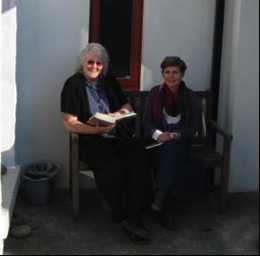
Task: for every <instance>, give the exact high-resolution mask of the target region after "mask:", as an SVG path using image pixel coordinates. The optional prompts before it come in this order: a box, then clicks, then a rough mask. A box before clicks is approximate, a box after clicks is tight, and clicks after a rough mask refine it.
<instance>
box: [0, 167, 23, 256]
mask: <svg viewBox="0 0 260 256" xmlns="http://www.w3.org/2000/svg"><path fill="white" fill-rule="evenodd" d="M20 170H21V169H20V166H15V167H10V168H8V171H7V173H6V174H5V175H3V176H1V179H2V204H1V211H0V225H1V229H0V255H2V254H3V246H4V240H5V239H6V238H7V236H8V232H9V228H10V223H11V219H12V214H13V210H14V205H15V200H16V196H17V192H18V189H19V185H20V177H21V171H20Z"/></svg>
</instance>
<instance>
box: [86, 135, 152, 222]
mask: <svg viewBox="0 0 260 256" xmlns="http://www.w3.org/2000/svg"><path fill="white" fill-rule="evenodd" d="M81 150H82V152H83V155H82V156H81V157H82V158H83V160H85V161H87V162H88V163H89V165H90V167H91V168H92V169H93V172H94V176H95V180H96V184H97V187H98V188H99V190H100V192H101V193H102V194H103V195H104V197H105V199H106V200H107V202H108V203H109V205H110V206H111V208H112V211H113V214H114V215H116V216H117V217H118V218H120V217H122V218H124V217H129V218H135V217H140V215H141V212H142V210H143V209H145V208H147V207H148V205H149V204H150V200H151V195H152V178H151V172H150V168H149V162H148V157H147V152H146V151H145V149H144V148H143V147H142V145H141V143H139V142H138V141H136V140H127V141H125V140H123V139H120V138H115V139H103V138H98V139H97V138H96V139H95V140H93V141H91V140H90V141H89V140H85V141H83V142H81Z"/></svg>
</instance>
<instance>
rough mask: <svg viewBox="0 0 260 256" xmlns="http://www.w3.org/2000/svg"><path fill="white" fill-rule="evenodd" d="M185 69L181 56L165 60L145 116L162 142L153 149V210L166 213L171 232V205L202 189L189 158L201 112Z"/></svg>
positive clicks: (153, 135) (151, 136) (149, 128)
mask: <svg viewBox="0 0 260 256" xmlns="http://www.w3.org/2000/svg"><path fill="white" fill-rule="evenodd" d="M186 69H187V66H186V64H185V62H184V61H183V60H181V59H180V58H179V57H176V56H168V57H166V58H165V59H164V60H163V61H162V63H161V72H162V77H163V80H164V82H163V83H162V84H161V85H158V86H155V87H154V88H152V89H151V91H150V93H149V96H148V100H147V105H146V109H145V113H144V117H143V125H144V127H145V130H146V134H147V137H148V139H152V140H154V141H157V142H159V143H162V145H161V146H160V147H156V148H153V149H151V150H150V151H151V155H152V159H153V162H154V165H153V168H154V170H155V197H154V201H153V203H152V205H151V208H152V209H153V210H154V211H157V212H162V213H164V214H163V216H164V218H163V224H164V226H165V227H166V228H168V229H175V228H176V225H175V223H174V221H173V211H172V208H171V207H169V206H172V205H173V203H174V200H176V199H177V200H185V199H188V198H191V197H192V196H194V195H196V194H198V193H199V192H200V191H199V190H200V187H201V186H197V185H198V184H197V182H196V180H197V179H196V178H194V175H193V174H194V173H195V172H196V170H194V164H193V163H192V161H191V158H190V140H191V139H192V138H193V137H194V136H195V134H196V132H197V131H198V128H199V110H198V104H197V97H196V94H195V92H194V91H192V90H191V89H189V88H188V87H187V86H186V84H185V82H184V81H183V77H184V75H185V72H186ZM195 169H196V168H195ZM199 179H200V178H199ZM200 180H202V179H200ZM194 186H195V187H196V188H195V187H194ZM197 188H198V189H197ZM169 202H171V203H169ZM166 203H167V205H168V206H167V205H166ZM170 210H171V211H170Z"/></svg>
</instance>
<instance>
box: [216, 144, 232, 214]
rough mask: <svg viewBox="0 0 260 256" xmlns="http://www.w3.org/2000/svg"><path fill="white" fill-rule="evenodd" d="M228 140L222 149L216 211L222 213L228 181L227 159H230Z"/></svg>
mask: <svg viewBox="0 0 260 256" xmlns="http://www.w3.org/2000/svg"><path fill="white" fill-rule="evenodd" d="M230 147H231V144H230V142H229V141H228V142H225V143H224V150H223V157H224V159H223V168H222V172H221V183H220V191H219V192H220V193H219V204H218V213H219V214H223V213H225V210H226V204H227V195H228V181H229V161H230V160H229V159H230Z"/></svg>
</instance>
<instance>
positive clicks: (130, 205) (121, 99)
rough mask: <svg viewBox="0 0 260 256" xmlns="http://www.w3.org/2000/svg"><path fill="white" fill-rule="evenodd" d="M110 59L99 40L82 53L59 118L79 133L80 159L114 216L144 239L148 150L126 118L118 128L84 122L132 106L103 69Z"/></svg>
mask: <svg viewBox="0 0 260 256" xmlns="http://www.w3.org/2000/svg"><path fill="white" fill-rule="evenodd" d="M108 61H109V57H108V54H107V51H106V49H105V48H104V47H103V46H102V45H100V44H98V43H91V44H89V45H87V46H86V48H85V49H84V50H83V51H82V52H81V55H80V59H79V63H78V66H77V68H76V73H75V74H74V75H73V76H71V77H70V78H69V79H68V80H67V81H66V82H65V85H64V87H63V90H62V93H61V112H62V120H63V123H64V126H65V128H66V129H67V130H68V131H70V132H74V133H78V134H79V135H80V136H79V140H80V141H79V145H80V158H81V159H82V160H84V161H87V162H88V164H89V165H90V166H91V169H92V170H93V172H94V176H95V180H96V184H97V186H98V188H99V190H100V192H101V193H102V194H103V195H104V197H105V199H106V200H107V202H108V203H109V205H110V206H111V209H112V221H113V222H116V223H121V222H123V229H124V231H125V232H126V233H127V235H129V237H130V238H131V240H132V241H133V242H135V243H138V244H147V243H148V242H149V231H148V230H147V229H146V228H145V226H144V223H143V221H142V210H143V209H144V208H147V207H148V205H149V202H150V196H151V194H152V180H151V174H150V170H149V161H148V157H147V155H146V151H145V149H144V148H143V147H142V145H141V143H140V142H139V141H137V140H135V139H134V138H133V136H132V135H133V134H132V133H130V131H131V130H130V129H129V127H128V126H127V123H126V122H120V123H119V124H117V125H116V127H115V126H114V125H111V126H101V125H98V124H97V125H95V126H92V125H89V124H87V121H88V120H89V118H90V117H91V116H92V115H93V114H95V113H97V112H100V113H103V114H107V115H112V116H115V117H117V116H120V115H122V114H124V113H129V112H130V111H132V107H131V105H130V104H129V103H128V101H127V99H126V97H125V95H124V93H123V91H122V89H121V86H120V84H119V83H118V81H117V80H116V79H115V78H114V77H113V76H111V75H109V74H107V70H108Z"/></svg>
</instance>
